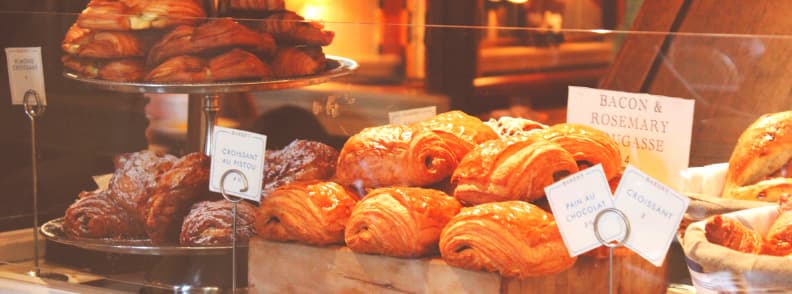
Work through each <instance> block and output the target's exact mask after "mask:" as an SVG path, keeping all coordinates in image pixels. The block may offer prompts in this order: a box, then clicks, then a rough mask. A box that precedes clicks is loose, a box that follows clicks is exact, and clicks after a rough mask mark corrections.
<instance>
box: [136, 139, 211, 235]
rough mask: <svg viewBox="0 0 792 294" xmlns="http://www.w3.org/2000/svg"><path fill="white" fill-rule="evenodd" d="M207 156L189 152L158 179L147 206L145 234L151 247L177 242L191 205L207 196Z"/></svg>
mask: <svg viewBox="0 0 792 294" xmlns="http://www.w3.org/2000/svg"><path fill="white" fill-rule="evenodd" d="M209 164H210V161H209V157H207V156H206V155H204V154H203V153H199V152H196V153H190V154H188V155H185V156H184V157H182V158H180V159H179V160H178V161H177V162H176V163H174V165H173V168H171V169H170V170H168V171H167V172H165V173H163V174H162V175H161V176H160V177H159V178H158V179H157V186H156V188H154V193H153V194H152V195H151V197H150V198H149V199H148V202H147V203H146V207H145V212H146V218H145V227H146V234H147V235H148V236H149V238H150V239H151V242H152V243H153V244H163V243H168V242H176V241H178V238H179V232H180V229H181V226H182V222H183V220H184V216H185V215H187V213H188V212H189V211H190V208H191V207H192V205H193V204H194V203H196V202H198V201H201V200H204V198H206V196H207V195H208V189H207V187H208V186H209Z"/></svg>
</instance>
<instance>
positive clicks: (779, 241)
mask: <svg viewBox="0 0 792 294" xmlns="http://www.w3.org/2000/svg"><path fill="white" fill-rule="evenodd" d="M764 245H765V247H764V251H763V253H765V254H770V255H777V256H787V255H792V196H791V195H790V194H784V195H782V196H781V197H780V198H779V201H778V218H776V220H775V221H774V222H773V225H772V226H770V230H769V231H768V232H767V236H765V242H764Z"/></svg>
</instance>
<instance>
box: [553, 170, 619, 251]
mask: <svg viewBox="0 0 792 294" xmlns="http://www.w3.org/2000/svg"><path fill="white" fill-rule="evenodd" d="M545 193H546V194H547V200H548V202H549V203H550V209H551V210H552V211H553V215H554V216H555V219H556V223H557V224H558V229H559V230H560V231H561V237H562V239H564V244H566V246H567V249H568V250H569V255H570V256H572V257H574V256H578V255H580V254H582V253H585V252H587V251H589V250H591V249H594V248H597V247H599V246H600V245H602V243H600V241H599V240H597V237H596V236H595V235H594V218H595V217H596V216H597V214H598V213H599V212H600V211H602V210H603V209H606V208H612V207H613V197H612V196H611V190H610V186H608V180H607V179H606V178H605V171H604V170H603V169H602V165H600V164H598V165H595V166H593V167H590V168H587V169H586V170H583V171H581V172H578V173H575V174H572V175H571V176H568V177H566V178H564V179H563V180H561V181H558V182H556V183H554V184H552V185H550V186H547V187H545ZM606 215H610V214H606ZM613 221H615V219H612V218H609V217H608V218H606V217H603V218H601V220H600V223H599V226H598V228H600V236H601V237H602V238H603V239H604V240H605V241H611V240H614V239H616V237H618V236H619V235H621V234H623V232H621V230H623V229H619V228H620V226H619V225H618V224H616V225H614V223H612V222H613Z"/></svg>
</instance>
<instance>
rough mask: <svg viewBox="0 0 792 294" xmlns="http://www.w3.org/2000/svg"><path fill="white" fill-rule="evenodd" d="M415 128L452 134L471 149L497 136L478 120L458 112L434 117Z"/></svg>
mask: <svg viewBox="0 0 792 294" xmlns="http://www.w3.org/2000/svg"><path fill="white" fill-rule="evenodd" d="M417 126H418V127H419V128H424V129H427V130H431V131H443V132H446V133H450V134H453V135H455V136H457V137H459V138H460V139H462V140H465V142H468V143H469V144H470V145H471V146H470V147H471V148H472V147H473V146H475V145H478V144H481V143H484V142H486V141H489V140H492V139H496V138H498V134H496V133H495V132H494V131H493V130H492V129H491V128H490V127H489V126H487V125H486V124H484V123H483V122H481V120H480V119H478V118H476V117H473V116H470V115H468V114H466V113H464V112H462V111H459V110H454V111H449V112H445V113H441V114H438V115H435V116H434V117H432V118H431V119H428V120H426V121H423V122H420V123H418V124H417Z"/></svg>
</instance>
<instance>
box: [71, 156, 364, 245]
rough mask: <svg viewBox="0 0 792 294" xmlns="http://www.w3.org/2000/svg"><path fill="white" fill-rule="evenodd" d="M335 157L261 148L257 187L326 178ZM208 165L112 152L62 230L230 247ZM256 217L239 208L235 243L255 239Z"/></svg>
mask: <svg viewBox="0 0 792 294" xmlns="http://www.w3.org/2000/svg"><path fill="white" fill-rule="evenodd" d="M337 154H338V152H337V151H336V150H335V149H333V147H330V146H327V145H325V144H322V143H319V142H312V141H305V140H295V141H294V142H292V143H291V144H289V145H288V146H287V147H285V148H284V149H282V150H272V151H268V152H267V154H266V157H267V163H268V164H267V166H266V169H265V178H264V179H263V181H264V185H263V186H265V187H267V189H268V190H274V189H275V188H278V187H280V186H284V185H287V184H289V183H291V182H293V181H319V180H325V179H328V178H329V177H332V175H333V173H334V172H335V160H336V156H337ZM209 163H210V160H209V158H208V157H207V156H206V155H203V154H202V153H190V154H187V155H185V156H183V157H181V158H178V157H175V156H172V155H167V154H161V153H157V152H154V151H148V150H146V151H140V152H135V153H128V154H122V155H119V156H117V157H116V160H115V172H114V173H113V175H112V177H111V179H110V182H109V185H108V186H107V188H104V189H99V190H96V191H90V192H82V193H80V194H79V195H78V199H77V201H75V202H74V203H73V204H72V205H71V206H69V208H67V209H66V214H65V216H64V224H63V230H64V232H65V233H66V235H67V236H69V237H70V238H74V239H86V238H88V239H110V240H150V242H151V244H153V245H169V244H177V243H178V244H181V245H184V246H216V245H226V244H229V243H230V241H231V233H232V229H231V224H232V222H231V219H232V208H231V205H230V204H229V203H228V202H227V201H226V200H224V199H222V197H220V196H219V195H218V194H215V193H211V192H209V190H208V186H209ZM339 187H340V186H339ZM270 192H271V191H270ZM266 193H267V194H265V196H267V195H268V193H269V192H266ZM352 199H356V198H352ZM255 215H256V207H255V206H253V205H252V204H250V203H247V202H244V201H243V202H241V203H240V204H239V206H238V219H237V237H238V240H241V241H245V240H247V239H248V238H249V237H250V236H252V235H254V232H255V228H256V223H255V221H256V218H255Z"/></svg>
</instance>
